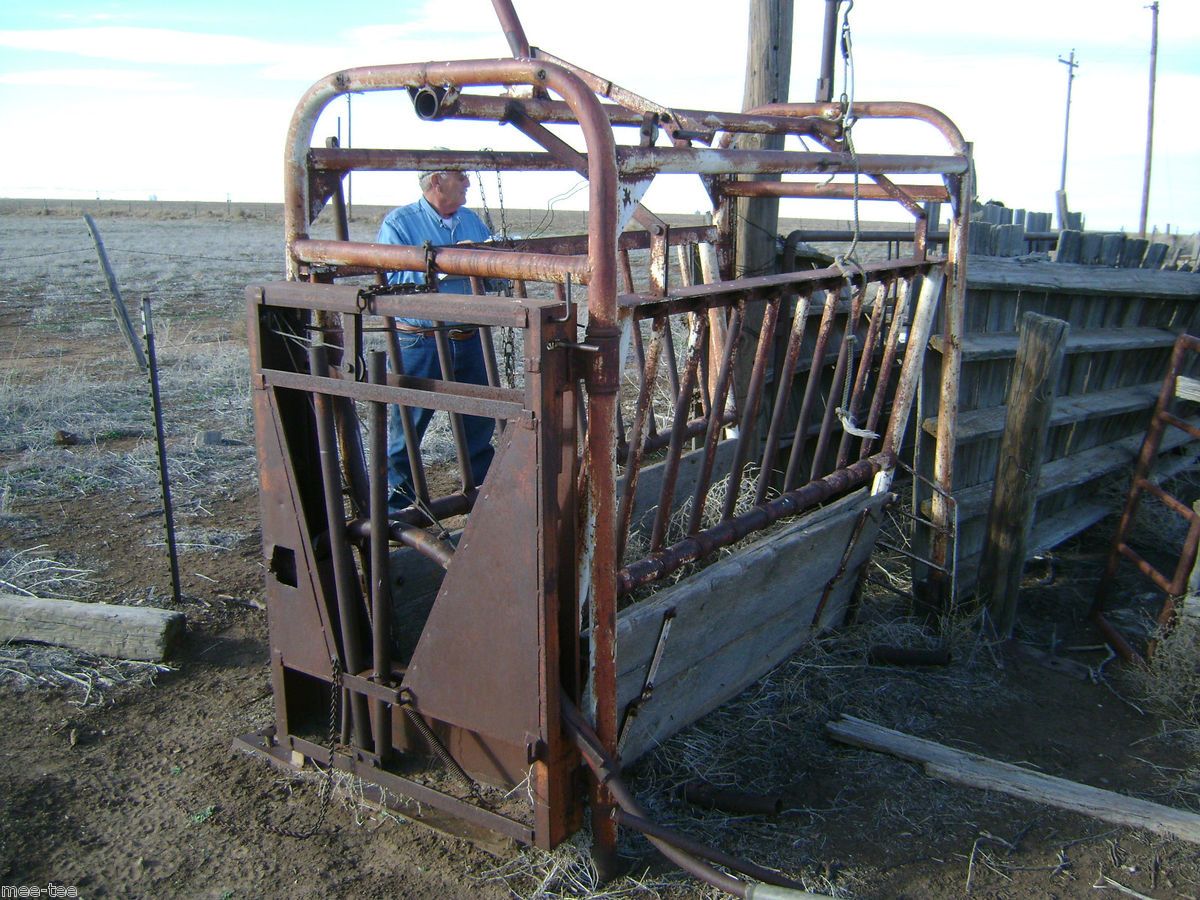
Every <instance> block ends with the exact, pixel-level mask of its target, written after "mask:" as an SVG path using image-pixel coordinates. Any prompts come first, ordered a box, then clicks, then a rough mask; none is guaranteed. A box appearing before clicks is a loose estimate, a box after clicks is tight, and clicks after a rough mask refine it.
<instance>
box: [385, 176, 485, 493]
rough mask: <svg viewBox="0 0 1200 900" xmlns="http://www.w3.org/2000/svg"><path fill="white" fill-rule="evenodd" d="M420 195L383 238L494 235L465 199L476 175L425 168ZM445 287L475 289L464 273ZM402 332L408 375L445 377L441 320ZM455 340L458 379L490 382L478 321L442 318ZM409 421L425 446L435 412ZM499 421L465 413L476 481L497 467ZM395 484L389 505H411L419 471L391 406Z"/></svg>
mask: <svg viewBox="0 0 1200 900" xmlns="http://www.w3.org/2000/svg"><path fill="white" fill-rule="evenodd" d="M420 184H421V194H422V196H421V199H419V200H417V201H416V202H415V203H410V204H408V205H407V206H401V207H399V208H398V209H394V210H392V211H391V212H390V213H388V214H387V216H385V217H384V220H383V223H382V224H381V225H380V226H379V236H378V237H377V238H376V241H377V242H378V243H381V244H409V245H415V246H418V247H420V246H422V245H423V244H424V243H425V242H426V241H428V242H429V243H430V244H432V245H433V246H435V247H444V246H447V245H450V244H457V243H461V242H463V241H487V240H491V237H492V235H491V232H490V231H489V230H488V228H487V226H486V225H484V223H483V221H482V220H481V219H480V218H479V216H477V215H476V214H475V213H473V212H471V210H469V209H467V208H466V206H465V205H464V204H465V203H466V202H467V188H468V187H470V184H471V179H470V177H469V176H468V175H467V174H466V173H465V172H422V173H421V174H420ZM387 277H388V283H389V284H405V283H409V284H424V283H425V273H424V272H389V273H388V276H387ZM438 291H440V292H441V293H445V294H469V293H471V281H470V279H469V278H467V277H465V276H460V275H444V276H441V277H440V278H439V279H438ZM396 327H397V329H398V330H399V331H400V335H399V337H400V356H401V360H402V362H403V366H404V373H405V374H406V375H412V376H415V377H417V378H439V379H440V378H441V377H442V369H441V364H440V362H439V360H438V353H437V341H436V339H435V337H434V335H435V334H436V331H435V330H434V323H433V322H431V321H428V320H424V319H398V320H397V322H396ZM441 327H442V328H443V329H444V330H446V333H447V337H449V339H450V340H449V341H448V343H449V345H450V357H451V358H450V365H451V367H452V369H453V372H454V380H455V381H460V382H468V383H471V384H487V371H486V369H485V368H484V364H483V346H482V344H481V343H480V337H479V329H478V328H475V327H472V326H469V325H468V326H463V327H461V328H458V327H454V323H443V325H442V326H441ZM408 416H409V421H410V422H412V424H413V434H414V435H415V436H416V440H417V443H418V445H419V444H420V441H421V439H422V438H423V437H424V436H425V430H426V429H427V428H428V427H429V420H430V419H431V418H432V417H433V411H432V410H428V409H415V408H411V407H410V408H409V409H408ZM495 427H496V423H495V420H494V419H490V418H482V417H480V416H463V430H464V432H465V433H466V442H467V455H468V456H469V458H470V461H471V476H472V478H473V479H474V482H475V484H476V485H480V484H482V483H483V478H484V476H485V475H487V471H488V466H490V465H491V462H492V456H493V455H494V451H493V450H492V443H491V442H492V432H493V431H494V430H495ZM388 486H389V487H390V488H391V495H390V496H389V498H388V509H389V511H390V512H392V513H396V512H399V511H400V510H401V509H403V508H404V507H406V506H408V505H409V504H411V503H412V501H413V497H414V496H415V492H414V490H413V483H412V470H411V468H410V467H409V463H408V447H407V446H406V444H405V441H404V428H403V424H402V423H401V421H400V410H399V408H398V407H396V406H392V407H390V409H389V411H388Z"/></svg>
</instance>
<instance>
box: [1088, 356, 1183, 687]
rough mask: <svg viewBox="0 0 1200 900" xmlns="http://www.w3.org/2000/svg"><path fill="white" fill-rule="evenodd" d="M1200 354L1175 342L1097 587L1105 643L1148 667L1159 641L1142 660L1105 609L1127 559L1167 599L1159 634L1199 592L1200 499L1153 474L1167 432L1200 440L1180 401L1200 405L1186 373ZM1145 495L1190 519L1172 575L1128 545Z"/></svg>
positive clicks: (1095, 610)
mask: <svg viewBox="0 0 1200 900" xmlns="http://www.w3.org/2000/svg"><path fill="white" fill-rule="evenodd" d="M1197 352H1200V338H1196V337H1193V336H1192V335H1189V334H1181V335H1180V336H1179V337H1178V339H1177V340H1176V341H1175V347H1174V350H1173V351H1172V353H1171V363H1170V366H1169V367H1168V369H1167V374H1166V377H1165V378H1164V379H1163V383H1162V389H1161V390H1160V391H1159V394H1158V402H1157V403H1156V404H1155V406H1154V414H1153V416H1151V419H1150V426H1149V428H1148V429H1147V430H1146V437H1145V440H1143V442H1142V449H1141V451H1140V452H1139V453H1138V457H1137V460H1136V461H1135V463H1134V466H1133V480H1132V483H1131V484H1130V487H1129V494H1128V495H1127V497H1126V498H1125V508H1124V510H1123V511H1122V513H1121V521H1120V523H1119V524H1118V525H1117V532H1116V534H1115V535H1114V536H1113V541H1112V546H1111V548H1110V549H1109V553H1108V561H1107V563H1106V565H1105V567H1104V574H1103V575H1102V576H1101V578H1100V583H1099V584H1098V585H1097V588H1096V596H1095V600H1094V601H1093V603H1092V619H1093V620H1094V621H1095V623H1096V625H1097V626H1098V627H1099V628H1100V630H1101V632H1102V633H1103V634H1104V637H1105V640H1107V641H1108V643H1109V644H1110V645H1111V646H1112V648H1113V649H1114V650H1115V651H1117V652H1118V653H1119V654H1120V655H1121V656H1122V657H1123V658H1124V659H1125V660H1126V661H1128V662H1133V663H1136V664H1139V665H1143V666H1144V665H1145V664H1146V661H1147V660H1148V659H1150V658H1151V657H1152V656H1153V655H1154V649H1155V646H1156V644H1157V642H1158V639H1157V638H1156V637H1154V636H1153V635H1152V636H1151V638H1150V639H1149V640H1148V641H1147V643H1146V652H1145V655H1144V656H1143V655H1142V654H1140V653H1138V651H1137V650H1136V649H1135V648H1134V647H1133V645H1131V644H1130V643H1129V641H1128V640H1127V639H1126V637H1125V636H1124V635H1123V634H1122V633H1121V632H1120V631H1119V630H1118V629H1117V628H1116V626H1114V625H1113V624H1112V623H1111V622H1110V621H1109V620H1108V619H1107V618H1106V616H1105V614H1104V611H1105V609H1106V607H1107V606H1108V603H1109V600H1110V599H1111V596H1112V593H1113V589H1114V584H1115V576H1116V573H1117V567H1118V565H1119V564H1120V562H1121V559H1122V558H1124V559H1127V560H1129V561H1130V562H1132V563H1133V565H1134V566H1135V567H1136V568H1137V570H1138V571H1139V572H1141V573H1142V574H1143V575H1144V576H1146V578H1148V579H1150V581H1152V582H1153V583H1154V585H1155V586H1156V587H1157V588H1158V589H1159V590H1161V591H1163V592H1164V594H1165V595H1166V597H1165V599H1164V601H1163V605H1162V609H1161V610H1160V611H1159V614H1158V617H1157V624H1158V633H1159V634H1165V633H1166V632H1167V631H1169V630H1170V628H1171V627H1172V625H1173V624H1174V621H1175V610H1176V606H1177V604H1178V601H1179V600H1180V598H1182V597H1183V596H1185V595H1187V594H1188V593H1190V592H1193V591H1196V590H1198V589H1200V571H1196V570H1195V564H1196V549H1197V545H1198V544H1200V510H1198V509H1197V507H1198V506H1200V501H1197V502H1196V504H1193V505H1191V506H1189V505H1188V504H1186V503H1184V502H1183V501H1181V500H1180V499H1179V498H1178V497H1175V496H1174V495H1172V494H1170V493H1169V492H1168V491H1166V490H1164V489H1163V487H1162V486H1161V485H1159V484H1157V483H1155V482H1154V481H1153V480H1152V479H1151V475H1152V470H1153V468H1154V464H1155V462H1156V461H1157V459H1158V453H1159V449H1160V447H1161V446H1162V443H1163V437H1164V435H1165V434H1166V433H1167V429H1168V428H1178V429H1180V430H1182V431H1184V432H1186V433H1187V434H1188V435H1189V436H1191V437H1192V438H1194V439H1196V440H1200V427H1197V426H1196V425H1194V424H1192V423H1191V422H1189V421H1186V420H1185V419H1184V418H1183V417H1181V416H1180V415H1179V409H1178V408H1179V406H1180V404H1181V403H1188V402H1196V401H1200V379H1197V378H1192V377H1189V376H1187V375H1185V374H1183V373H1184V372H1185V371H1187V370H1191V369H1192V368H1193V366H1192V363H1193V362H1194V360H1193V359H1191V358H1190V357H1191V354H1195V353H1197ZM1144 493H1149V494H1150V495H1151V496H1153V497H1155V498H1156V499H1158V500H1159V501H1160V502H1161V503H1162V504H1163V505H1164V506H1166V507H1167V508H1168V509H1170V510H1171V511H1172V512H1175V513H1177V514H1178V515H1180V516H1182V517H1183V518H1184V519H1186V520H1187V523H1188V532H1187V537H1186V538H1185V539H1184V542H1183V547H1182V548H1181V549H1180V552H1179V560H1178V562H1177V564H1176V566H1175V571H1174V573H1173V574H1172V575H1171V576H1169V577H1168V576H1167V575H1166V574H1164V573H1163V572H1161V571H1159V570H1158V569H1157V568H1156V567H1155V566H1154V565H1153V564H1152V563H1151V562H1150V561H1149V560H1147V559H1145V558H1144V557H1143V556H1141V555H1140V554H1139V553H1138V552H1137V551H1135V550H1134V549H1133V548H1132V547H1130V546H1129V544H1128V543H1127V542H1126V539H1127V537H1128V535H1129V532H1130V530H1131V528H1132V527H1133V520H1134V516H1135V515H1136V513H1137V508H1138V504H1139V502H1140V501H1141V498H1142V495H1143V494H1144Z"/></svg>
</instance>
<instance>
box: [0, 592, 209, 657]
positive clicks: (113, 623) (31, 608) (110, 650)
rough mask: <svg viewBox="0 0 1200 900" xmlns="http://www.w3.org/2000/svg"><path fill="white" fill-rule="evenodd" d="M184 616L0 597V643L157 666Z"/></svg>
mask: <svg viewBox="0 0 1200 900" xmlns="http://www.w3.org/2000/svg"><path fill="white" fill-rule="evenodd" d="M185 625H186V620H185V618H184V615H183V613H181V612H172V611H171V610H167V609H157V608H155V607H151V606H114V605H112V604H109V603H79V602H78V601H75V600H49V599H46V598H44V597H22V596H20V595H18V594H4V593H0V641H36V642H38V643H42V644H58V645H61V646H64V647H70V648H71V649H73V650H80V651H83V652H84V653H91V654H93V655H94V656H111V657H113V658H115V659H138V660H149V661H152V662H159V661H161V660H163V659H165V658H166V657H167V655H168V654H169V653H170V652H171V648H172V647H173V645H174V644H175V642H176V641H177V640H178V639H179V638H180V637H181V636H182V635H183V631H184V628H185Z"/></svg>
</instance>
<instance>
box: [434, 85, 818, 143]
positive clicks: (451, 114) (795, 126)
mask: <svg viewBox="0 0 1200 900" xmlns="http://www.w3.org/2000/svg"><path fill="white" fill-rule="evenodd" d="M513 102H514V101H513V100H511V99H509V98H507V97H490V96H486V95H482V94H470V93H463V94H459V96H458V97H456V98H454V99H453V100H448V101H446V102H444V103H443V104H442V106H441V109H440V110H439V115H438V118H441V119H475V120H479V119H482V120H491V121H493V122H503V121H504V120H505V119H507V117H508V109H509V105H510V104H511V103H513ZM518 102H519V103H520V105H521V110H522V112H523V113H524V114H525V115H527V116H529V118H531V119H533V120H534V121H536V122H542V123H544V124H547V125H574V124H575V122H576V119H575V115H574V113H573V112H572V111H571V108H570V107H569V106H568V105H567V104H566V103H563V102H562V101H559V100H537V99H526V100H520V101H518ZM830 107H831V109H834V108H836V105H835V104H830ZM600 110H601V112H602V113H604V114H605V115H606V116H607V117H608V121H609V124H610V125H613V126H618V127H631V128H641V127H642V125H643V124H645V117H644V116H643V115H642V113H640V112H635V111H634V110H631V109H626V108H625V107H623V106H618V105H616V104H614V103H604V104H601V105H600ZM674 111H675V113H677V114H678V115H679V116H681V117H683V118H685V119H687V120H688V121H689V122H691V124H692V125H693V126H696V127H698V128H703V129H705V130H707V131H710V132H718V131H737V132H742V133H746V134H822V135H825V136H827V137H831V138H835V137H837V136H838V135H839V134H841V125H840V124H839V123H838V121H837V119H838V118H839V116H838V115H832V114H831V115H829V116H825V115H812V116H807V117H790V116H773V115H770V114H765V113H764V114H752V113H751V114H747V113H731V112H714V111H712V110H706V109H679V108H676V109H675V110H674Z"/></svg>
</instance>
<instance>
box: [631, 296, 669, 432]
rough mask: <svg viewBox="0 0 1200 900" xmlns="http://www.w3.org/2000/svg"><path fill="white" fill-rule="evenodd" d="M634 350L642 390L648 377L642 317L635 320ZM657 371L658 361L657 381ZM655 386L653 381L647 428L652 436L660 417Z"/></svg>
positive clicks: (639, 387) (667, 324)
mask: <svg viewBox="0 0 1200 900" xmlns="http://www.w3.org/2000/svg"><path fill="white" fill-rule="evenodd" d="M666 327H667V328H670V327H671V320H670V319H667V322H666ZM633 352H634V355H635V357H636V359H637V365H638V378H639V379H641V380H640V381H639V382H638V390H639V391H640V390H641V389H642V385H644V384H645V379H646V344H645V341H644V340H643V339H642V321H641V320H640V319H635V320H634V322H633ZM657 372H658V366H657V363H656V364H655V373H656V374H655V381H657V377H658V376H657ZM655 387H656V384H655V383H651V385H650V406H649V412H650V415H649V418H647V420H646V430H647V432H648V433H649V434H650V436H651V437H653V436H654V435H656V434H658V417H657V416H655V415H654V389H655Z"/></svg>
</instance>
